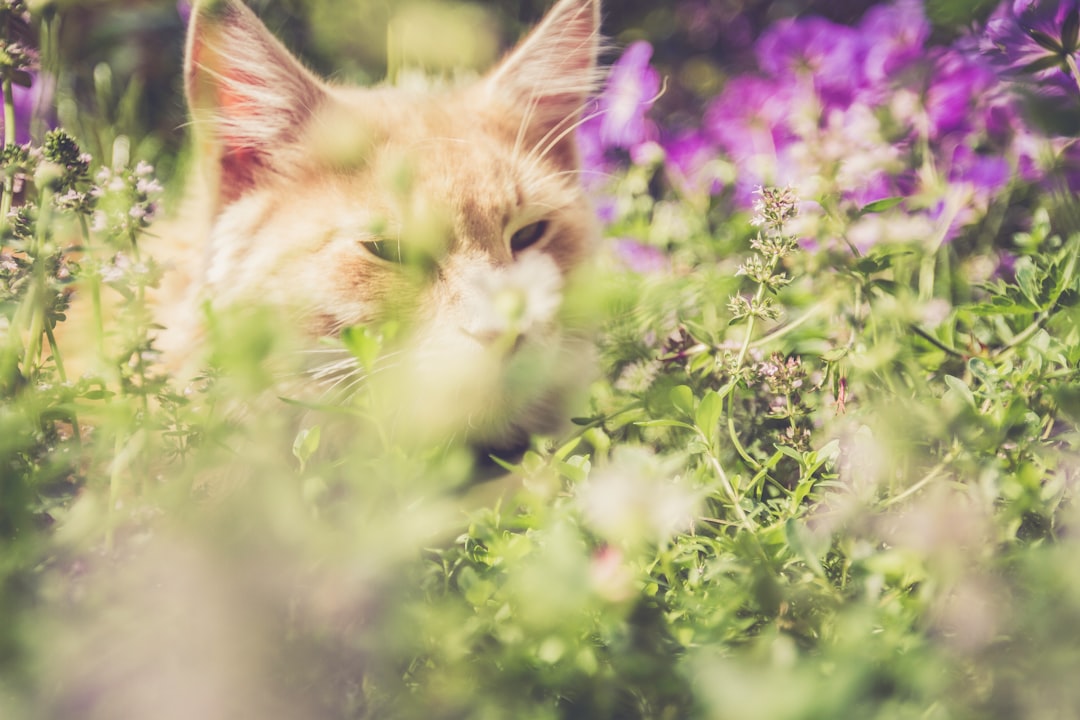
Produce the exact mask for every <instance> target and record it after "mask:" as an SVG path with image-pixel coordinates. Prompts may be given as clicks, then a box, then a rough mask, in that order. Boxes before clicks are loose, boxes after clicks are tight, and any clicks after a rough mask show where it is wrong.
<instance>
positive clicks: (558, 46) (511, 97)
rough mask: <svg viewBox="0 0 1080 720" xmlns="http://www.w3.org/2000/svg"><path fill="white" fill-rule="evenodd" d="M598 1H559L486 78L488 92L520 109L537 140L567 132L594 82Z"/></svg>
mask: <svg viewBox="0 0 1080 720" xmlns="http://www.w3.org/2000/svg"><path fill="white" fill-rule="evenodd" d="M599 51H600V0H560V1H559V2H558V4H556V5H555V7H553V8H552V9H551V10H550V11H549V12H548V14H547V16H546V17H545V18H544V20H543V21H542V22H541V23H540V25H538V26H537V27H536V28H535V29H534V30H533V31H532V32H531V33H530V34H529V35H528V37H526V38H525V40H523V41H522V42H521V44H520V45H518V46H517V47H516V48H515V49H514V50H513V51H512V52H511V53H510V54H509V55H508V56H507V57H506V58H505V59H504V60H503V61H502V63H501V64H500V65H499V66H498V67H497V68H495V70H494V72H492V73H491V74H490V75H488V77H487V80H486V82H487V89H488V92H489V93H490V94H491V95H493V96H494V97H497V98H502V99H503V100H504V101H506V102H509V103H511V104H512V105H513V106H516V107H520V108H522V109H523V110H524V112H525V113H526V117H527V118H528V121H529V122H530V124H531V125H532V126H533V127H532V128H531V129H533V130H538V131H540V132H539V133H538V136H543V135H546V134H548V133H554V132H555V131H556V130H557V129H561V128H566V129H569V128H570V127H572V126H573V125H574V123H575V122H576V120H577V119H578V117H579V116H580V115H581V112H582V109H583V107H584V105H585V101H586V100H587V99H588V98H589V96H590V95H592V94H593V93H594V92H595V90H596V87H597V85H598V84H599V81H600V79H601V78H600V75H599V71H598V70H597V55H598V53H599Z"/></svg>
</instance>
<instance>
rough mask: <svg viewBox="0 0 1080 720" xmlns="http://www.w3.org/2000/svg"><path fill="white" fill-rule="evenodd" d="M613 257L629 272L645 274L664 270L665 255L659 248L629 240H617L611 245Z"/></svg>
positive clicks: (665, 265)
mask: <svg viewBox="0 0 1080 720" xmlns="http://www.w3.org/2000/svg"><path fill="white" fill-rule="evenodd" d="M611 247H612V249H613V250H614V251H615V257H616V258H618V260H619V261H620V262H621V263H622V264H623V265H625V266H626V267H627V268H628V269H629V270H633V271H634V272H636V273H641V274H647V273H654V272H660V271H662V270H666V269H667V267H668V259H667V255H665V254H664V252H663V251H662V250H660V249H659V248H656V247H653V246H652V245H645V244H644V243H641V242H639V241H637V240H633V239H631V238H618V239H616V240H614V241H613V242H612V244H611Z"/></svg>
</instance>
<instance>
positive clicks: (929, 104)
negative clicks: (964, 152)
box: [923, 49, 997, 139]
mask: <svg viewBox="0 0 1080 720" xmlns="http://www.w3.org/2000/svg"><path fill="white" fill-rule="evenodd" d="M930 77H931V80H930V84H929V86H928V87H927V89H926V95H925V97H924V99H923V102H924V105H925V108H926V114H927V117H928V119H929V128H928V130H929V136H930V138H931V139H938V138H941V137H943V136H945V135H949V134H952V133H966V132H970V131H971V130H972V129H973V126H972V120H973V110H974V109H975V108H976V106H977V105H978V104H979V102H980V101H981V100H982V99H983V96H984V94H985V93H987V92H988V91H989V90H990V89H991V88H992V87H993V86H994V84H995V82H996V79H997V78H996V77H995V75H994V73H993V71H992V70H991V69H990V68H989V67H986V66H985V65H984V64H983V63H981V62H979V61H978V59H977V58H973V57H971V56H970V55H967V54H964V53H961V52H958V51H956V50H952V49H946V50H944V51H943V52H941V53H940V54H938V55H937V56H936V57H935V58H934V62H933V65H932V67H931V69H930Z"/></svg>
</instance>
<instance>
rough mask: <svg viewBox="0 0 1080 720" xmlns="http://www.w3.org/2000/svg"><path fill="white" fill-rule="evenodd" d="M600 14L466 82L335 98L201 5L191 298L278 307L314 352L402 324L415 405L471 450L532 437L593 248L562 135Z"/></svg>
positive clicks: (257, 28)
mask: <svg viewBox="0 0 1080 720" xmlns="http://www.w3.org/2000/svg"><path fill="white" fill-rule="evenodd" d="M597 19H598V7H597V3H596V2H595V0H563V1H562V2H561V3H559V4H558V5H557V6H556V7H555V8H554V9H553V10H552V11H551V13H549V15H548V17H547V19H546V20H545V21H544V22H543V23H542V24H541V25H540V26H539V27H538V28H537V30H536V31H534V33H533V34H532V35H531V36H530V37H529V38H527V39H526V41H525V42H524V43H522V45H521V46H519V48H518V49H517V50H515V51H514V52H513V53H512V54H511V55H510V56H509V57H508V58H506V59H505V60H504V61H503V62H502V63H501V64H500V65H499V67H497V68H496V69H495V70H494V71H493V72H492V73H490V74H489V75H487V76H485V77H483V78H481V79H479V80H478V81H476V82H475V83H472V84H469V85H465V86H461V87H455V88H444V89H430V90H409V89H403V88H393V87H385V88H373V89H365V88H348V89H347V88H336V87H331V86H329V85H326V84H324V83H323V82H321V81H319V80H318V79H316V78H314V77H313V76H312V75H311V74H309V73H308V72H307V71H306V70H304V69H303V68H302V66H300V65H299V63H297V62H296V61H295V60H294V59H292V58H291V57H290V56H289V54H288V53H287V52H286V51H285V50H284V48H283V47H282V46H281V45H280V44H278V43H277V41H276V40H274V39H273V37H272V36H271V35H269V33H268V32H267V31H266V30H265V28H263V27H262V25H261V24H260V23H259V21H258V20H257V19H256V18H255V17H254V15H252V14H251V13H250V11H248V10H247V9H246V8H244V7H243V6H241V5H239V4H237V3H235V0H219V1H218V2H216V3H210V4H206V5H203V6H201V7H200V8H199V9H198V10H197V12H196V14H195V17H194V19H193V24H192V28H191V32H190V36H189V42H188V61H187V82H188V95H189V101H190V104H191V106H192V113H193V117H194V120H195V123H196V127H197V129H198V131H199V134H200V138H201V143H202V144H201V148H202V150H201V155H202V157H201V160H202V162H203V163H204V165H205V166H206V168H207V169H208V171H209V176H208V181H209V182H210V183H211V184H212V185H213V186H214V187H215V188H216V191H215V192H213V193H212V194H211V195H212V197H211V203H210V205H211V207H210V214H211V219H210V230H209V238H208V243H209V245H208V248H207V254H206V269H205V277H204V280H203V294H204V296H205V297H206V298H208V299H209V300H211V302H213V303H214V304H216V305H218V306H228V305H235V304H240V303H246V302H251V301H258V302H269V303H272V304H274V305H280V306H281V307H282V308H283V310H284V311H286V312H288V313H289V315H288V316H287V317H289V318H294V319H295V320H294V321H295V322H297V323H299V324H300V326H301V329H302V331H303V332H304V334H307V335H309V336H311V337H313V338H314V337H318V336H332V335H335V334H336V333H338V332H339V331H340V330H341V329H342V328H345V327H349V326H354V325H360V324H377V323H379V322H382V321H384V320H391V319H392V320H395V321H398V322H400V323H402V324H403V325H404V326H405V327H406V328H407V329H408V333H409V337H410V342H409V346H410V352H409V354H408V356H407V358H406V359H404V360H403V367H405V368H406V373H407V374H408V375H410V376H412V377H413V378H414V379H417V380H418V383H414V384H413V385H412V386H413V387H420V388H422V390H421V391H420V396H421V397H418V398H417V402H422V403H424V404H429V403H434V404H435V405H438V404H440V403H442V404H445V405H447V406H453V407H455V408H457V409H458V410H461V409H462V408H464V410H463V412H461V413H460V414H461V416H462V417H461V418H460V419H463V420H464V421H465V422H466V423H468V424H471V425H473V426H474V434H475V435H476V436H478V437H479V438H480V439H481V440H483V441H494V442H499V441H502V440H505V439H506V437H505V436H506V435H508V434H513V433H515V432H520V431H522V430H530V429H541V428H542V427H543V426H544V425H545V424H547V423H548V421H549V420H550V418H548V417H547V416H548V415H550V414H551V412H552V411H553V410H554V407H553V402H552V401H553V397H552V396H553V395H556V396H557V395H558V392H559V391H558V389H557V388H554V387H552V386H558V385H560V384H561V380H560V376H561V375H562V374H563V370H564V369H561V368H560V364H563V363H572V362H574V360H573V358H572V357H571V356H570V355H569V354H568V352H567V343H566V341H565V339H564V338H563V337H562V334H561V333H560V331H559V328H558V325H557V323H556V321H555V320H556V318H555V316H556V313H557V311H558V306H559V300H560V293H561V291H562V288H563V285H564V283H565V282H566V279H567V277H568V276H569V275H570V273H571V272H572V271H573V270H574V269H575V268H576V267H577V266H578V265H579V264H580V263H581V261H582V260H583V259H584V258H585V257H586V256H587V254H588V252H589V248H590V245H591V244H592V242H593V239H594V237H595V234H596V230H595V224H594V223H595V221H594V215H593V213H592V211H591V209H590V207H589V204H588V202H587V201H586V199H585V198H584V196H583V194H582V190H581V187H580V183H579V178H578V169H579V168H578V159H577V153H576V150H575V147H574V144H573V129H574V127H575V126H576V124H577V122H578V120H579V119H580V114H581V112H582V108H583V105H584V103H585V100H586V98H587V95H588V92H589V91H590V89H591V88H592V85H593V82H594V79H595V67H596V52H597V31H598V28H597V21H598V20H597ZM335 362H337V360H336V359H335ZM316 371H318V369H317V368H316ZM420 376H431V377H433V378H435V379H433V380H432V382H431V386H430V387H425V385H424V383H423V382H422V381H419V377H420ZM326 377H328V378H330V379H333V378H334V377H335V376H334V375H333V374H332V373H331V374H328V375H327V376H326ZM349 382H351V380H349ZM418 409H419V408H418ZM430 409H431V408H430V407H429V408H428V410H430Z"/></svg>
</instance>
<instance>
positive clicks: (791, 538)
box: [784, 518, 825, 577]
mask: <svg viewBox="0 0 1080 720" xmlns="http://www.w3.org/2000/svg"><path fill="white" fill-rule="evenodd" d="M784 537H785V539H786V540H787V543H788V546H789V547H790V548H791V549H792V551H793V552H794V553H795V554H796V555H798V556H799V557H800V558H802V559H803V561H804V562H805V563H806V564H807V565H808V566H809V567H810V569H811V570H813V571H814V573H815V574H816V575H818V576H819V577H824V576H825V568H823V567H822V566H821V561H820V560H819V559H818V557H817V554H816V553H815V552H814V551H813V550H812V549H811V548H810V543H811V538H810V537H809V533H808V532H807V530H806V528H805V527H803V525H802V524H801V523H799V522H798V521H797V520H795V518H789V519H788V521H787V522H786V523H784Z"/></svg>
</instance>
